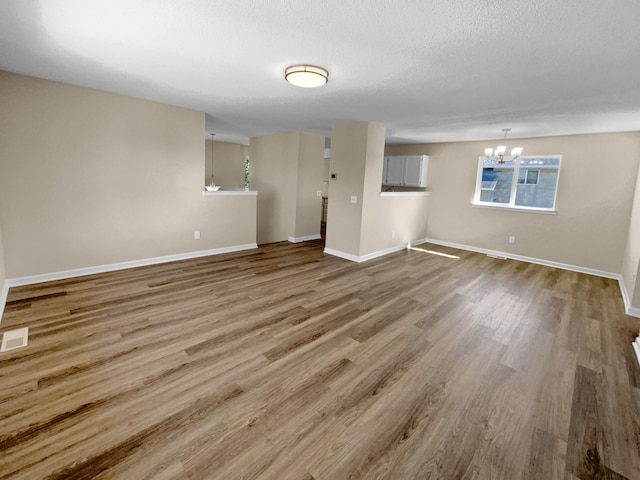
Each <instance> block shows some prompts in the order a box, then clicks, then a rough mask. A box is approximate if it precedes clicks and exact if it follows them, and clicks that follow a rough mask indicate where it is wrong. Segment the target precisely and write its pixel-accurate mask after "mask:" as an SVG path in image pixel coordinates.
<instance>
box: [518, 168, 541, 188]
mask: <svg viewBox="0 0 640 480" xmlns="http://www.w3.org/2000/svg"><path fill="white" fill-rule="evenodd" d="M539 176H540V170H526V169H525V170H522V169H521V170H520V173H519V174H518V184H519V185H537V184H538V177H539Z"/></svg>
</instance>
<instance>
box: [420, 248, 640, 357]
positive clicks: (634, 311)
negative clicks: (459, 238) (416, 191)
mask: <svg viewBox="0 0 640 480" xmlns="http://www.w3.org/2000/svg"><path fill="white" fill-rule="evenodd" d="M425 242H427V243H433V244H434V245H442V246H444V247H453V248H458V249H460V250H467V251H470V252H477V253H484V254H486V255H491V256H495V257H504V258H510V259H512V260H519V261H521V262H528V263H535V264H537V265H544V266H546V267H555V268H560V269H562V270H570V271H572V272H578V273H586V274H587V275H595V276H597V277H604V278H611V279H614V280H618V284H619V285H620V292H621V293H622V299H623V301H624V308H625V311H626V313H627V315H629V316H631V317H639V318H640V308H635V307H632V306H631V303H630V301H629V295H628V294H627V289H626V288H625V285H624V281H623V279H622V275H620V274H619V273H612V272H605V271H603V270H595V269H593V268H586V267H579V266H577V265H570V264H567V263H560V262H553V261H551V260H544V259H541V258H533V257H525V256H523V255H515V254H512V253H508V252H500V251H498V250H488V249H486V248H478V247H472V246H470V245H464V244H460V243H453V242H445V241H442V240H436V239H434V238H427V239H425ZM639 347H640V345H639Z"/></svg>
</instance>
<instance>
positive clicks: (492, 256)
mask: <svg viewBox="0 0 640 480" xmlns="http://www.w3.org/2000/svg"><path fill="white" fill-rule="evenodd" d="M487 257H491V258H497V259H498V260H506V259H507V257H501V256H500V255H493V254H491V253H487Z"/></svg>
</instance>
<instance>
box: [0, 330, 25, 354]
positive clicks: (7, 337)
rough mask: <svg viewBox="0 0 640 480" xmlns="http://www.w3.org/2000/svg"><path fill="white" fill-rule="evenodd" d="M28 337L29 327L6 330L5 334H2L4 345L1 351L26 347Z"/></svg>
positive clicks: (0, 348)
mask: <svg viewBox="0 0 640 480" xmlns="http://www.w3.org/2000/svg"><path fill="white" fill-rule="evenodd" d="M28 337H29V327H25V328H18V329H16V330H9V331H8V332H4V335H3V336H2V346H1V347H0V352H6V351H7V350H14V349H16V348H20V347H26V346H27V339H28Z"/></svg>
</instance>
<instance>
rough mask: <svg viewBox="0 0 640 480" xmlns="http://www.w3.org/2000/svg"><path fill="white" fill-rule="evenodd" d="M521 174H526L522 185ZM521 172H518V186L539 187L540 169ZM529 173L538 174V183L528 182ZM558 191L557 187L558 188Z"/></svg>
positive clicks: (526, 169)
mask: <svg viewBox="0 0 640 480" xmlns="http://www.w3.org/2000/svg"><path fill="white" fill-rule="evenodd" d="M520 172H524V178H523V179H522V180H524V182H522V183H520ZM520 172H518V185H538V183H539V182H540V169H539V168H524V169H522V170H520ZM529 172H536V181H535V182H528V181H527V180H529ZM556 190H557V187H556Z"/></svg>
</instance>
